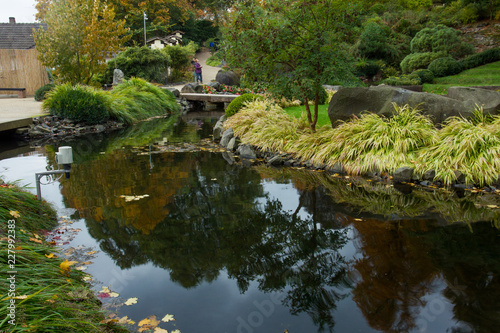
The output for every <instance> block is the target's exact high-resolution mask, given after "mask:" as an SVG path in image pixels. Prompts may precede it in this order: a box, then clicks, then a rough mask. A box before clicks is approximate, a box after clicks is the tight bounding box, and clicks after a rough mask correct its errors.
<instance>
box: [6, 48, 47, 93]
mask: <svg viewBox="0 0 500 333" xmlns="http://www.w3.org/2000/svg"><path fill="white" fill-rule="evenodd" d="M36 55H37V51H36V50H35V49H30V50H8V49H0V88H26V95H28V96H33V95H34V94H35V91H36V90H37V89H38V88H40V87H41V86H43V85H46V84H47V83H49V78H48V76H47V71H46V69H45V67H44V66H43V65H42V64H41V63H40V61H39V60H38V59H37V57H36Z"/></svg>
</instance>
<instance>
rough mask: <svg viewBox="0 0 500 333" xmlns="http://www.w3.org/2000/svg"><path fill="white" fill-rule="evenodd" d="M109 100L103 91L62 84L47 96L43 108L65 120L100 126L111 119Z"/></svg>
mask: <svg viewBox="0 0 500 333" xmlns="http://www.w3.org/2000/svg"><path fill="white" fill-rule="evenodd" d="M108 105H109V100H108V99H107V96H106V95H105V93H104V92H103V91H100V90H96V89H95V88H92V87H89V86H82V85H76V86H73V85H70V84H62V85H59V86H56V87H55V88H54V89H53V90H52V91H50V92H49V93H48V94H47V98H46V99H45V101H43V104H42V108H43V109H44V110H49V111H50V113H51V114H53V115H57V116H60V117H63V118H67V119H71V120H74V121H75V122H83V123H87V124H98V123H101V122H103V121H106V120H108V119H109V112H108Z"/></svg>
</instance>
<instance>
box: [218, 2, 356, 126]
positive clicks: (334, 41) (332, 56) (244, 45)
mask: <svg viewBox="0 0 500 333" xmlns="http://www.w3.org/2000/svg"><path fill="white" fill-rule="evenodd" d="M353 6H355V4H353V3H350V2H346V1H340V0H317V1H308V0H284V1H283V0H268V1H265V2H264V1H256V0H254V1H252V0H249V1H242V2H239V3H238V4H237V5H236V6H235V10H234V11H233V12H232V13H231V14H230V15H229V17H228V20H227V26H226V27H225V29H224V38H225V40H226V53H227V56H228V61H229V63H230V64H231V65H232V66H233V67H238V68H241V69H243V70H244V73H245V76H246V79H249V80H258V81H265V82H269V83H271V84H272V86H273V88H274V90H275V91H276V92H277V93H281V94H282V95H285V93H287V94H288V95H290V94H291V95H292V96H294V97H296V98H299V99H301V100H302V101H303V102H304V104H305V107H306V112H307V119H308V121H309V124H310V127H311V130H312V131H315V128H316V122H317V119H318V104H319V100H320V90H321V89H323V88H322V85H323V84H328V83H333V82H339V81H340V82H346V80H348V79H350V78H352V76H351V75H352V74H351V71H350V69H351V68H352V66H351V65H350V64H349V61H348V59H349V58H348V54H347V52H346V47H345V45H344V40H345V39H346V38H348V36H347V35H348V34H349V27H348V25H349V22H350V21H351V20H352V19H353V17H355V16H356V15H358V14H357V13H358V11H357V10H355V8H353ZM309 101H312V102H314V103H313V104H314V111H311V109H310V107H309Z"/></svg>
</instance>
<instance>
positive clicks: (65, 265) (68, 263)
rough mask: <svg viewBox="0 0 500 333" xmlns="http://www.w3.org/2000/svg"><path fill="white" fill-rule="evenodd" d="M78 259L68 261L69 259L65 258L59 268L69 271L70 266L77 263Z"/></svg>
mask: <svg viewBox="0 0 500 333" xmlns="http://www.w3.org/2000/svg"><path fill="white" fill-rule="evenodd" d="M77 263H78V261H68V259H66V260H64V261H63V262H62V263H61V264H60V265H59V268H60V269H61V270H62V272H63V273H65V272H69V270H70V268H69V267H70V266H71V265H74V264H77Z"/></svg>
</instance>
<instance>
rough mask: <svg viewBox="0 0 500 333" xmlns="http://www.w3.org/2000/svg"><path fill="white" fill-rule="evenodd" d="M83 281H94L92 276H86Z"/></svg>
mask: <svg viewBox="0 0 500 333" xmlns="http://www.w3.org/2000/svg"><path fill="white" fill-rule="evenodd" d="M83 281H86V282H90V281H92V277H91V276H85V277H83Z"/></svg>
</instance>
